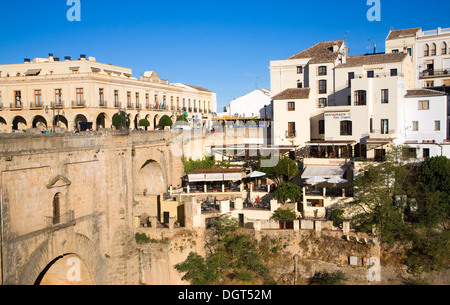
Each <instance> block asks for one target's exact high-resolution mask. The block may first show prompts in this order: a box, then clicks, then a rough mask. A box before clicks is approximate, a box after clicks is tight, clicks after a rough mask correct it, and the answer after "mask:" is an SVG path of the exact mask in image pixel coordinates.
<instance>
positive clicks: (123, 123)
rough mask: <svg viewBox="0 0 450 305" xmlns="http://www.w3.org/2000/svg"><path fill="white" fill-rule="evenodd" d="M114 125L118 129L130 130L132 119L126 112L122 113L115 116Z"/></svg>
mask: <svg viewBox="0 0 450 305" xmlns="http://www.w3.org/2000/svg"><path fill="white" fill-rule="evenodd" d="M112 125H113V126H114V127H116V129H123V128H129V127H130V118H129V117H128V116H127V113H126V112H125V111H120V112H119V113H116V114H114V115H113V117H112Z"/></svg>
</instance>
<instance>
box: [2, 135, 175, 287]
mask: <svg viewBox="0 0 450 305" xmlns="http://www.w3.org/2000/svg"><path fill="white" fill-rule="evenodd" d="M175 136H176V135H174V134H172V133H171V132H170V131H152V132H116V131H110V130H104V131H99V132H88V133H79V134H69V133H65V134H50V135H48V134H47V135H30V134H27V133H24V134H12V135H11V134H5V135H0V173H1V176H0V179H1V180H0V204H1V209H0V212H1V248H0V249H1V256H0V258H1V262H0V263H1V283H2V284H4V285H10V284H13V285H14V284H19V285H21V284H30V285H31V284H138V283H139V258H138V253H137V249H136V243H135V241H134V222H133V220H134V217H135V216H138V215H140V214H141V213H143V212H145V213H147V214H148V215H149V216H157V215H156V214H157V205H158V200H159V195H160V194H161V193H163V192H166V191H167V189H168V187H169V186H173V187H177V186H179V185H181V177H182V174H183V165H182V162H181V159H180V157H179V156H176V154H173V153H172V145H173V144H172V139H173V138H174V137H175Z"/></svg>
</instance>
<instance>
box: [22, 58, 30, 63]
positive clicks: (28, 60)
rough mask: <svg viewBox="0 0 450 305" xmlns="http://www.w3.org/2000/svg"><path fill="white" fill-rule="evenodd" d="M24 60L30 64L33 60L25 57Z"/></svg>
mask: <svg viewBox="0 0 450 305" xmlns="http://www.w3.org/2000/svg"><path fill="white" fill-rule="evenodd" d="M23 61H24V63H26V64H29V63H30V62H31V59H29V58H25V59H24V60H23Z"/></svg>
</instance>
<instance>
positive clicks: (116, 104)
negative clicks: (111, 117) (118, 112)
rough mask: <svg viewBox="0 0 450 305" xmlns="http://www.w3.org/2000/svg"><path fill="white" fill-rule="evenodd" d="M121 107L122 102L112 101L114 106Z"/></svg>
mask: <svg viewBox="0 0 450 305" xmlns="http://www.w3.org/2000/svg"><path fill="white" fill-rule="evenodd" d="M121 107H122V103H121V102H117V101H116V102H115V103H114V108H121Z"/></svg>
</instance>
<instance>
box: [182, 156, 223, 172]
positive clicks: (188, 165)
mask: <svg viewBox="0 0 450 305" xmlns="http://www.w3.org/2000/svg"><path fill="white" fill-rule="evenodd" d="M181 161H182V162H183V165H184V172H185V173H186V174H187V173H189V172H190V171H192V170H194V169H206V168H213V167H214V165H215V164H216V160H215V159H214V156H209V157H204V158H203V159H201V160H192V158H189V159H186V158H185V157H184V156H183V157H181Z"/></svg>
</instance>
